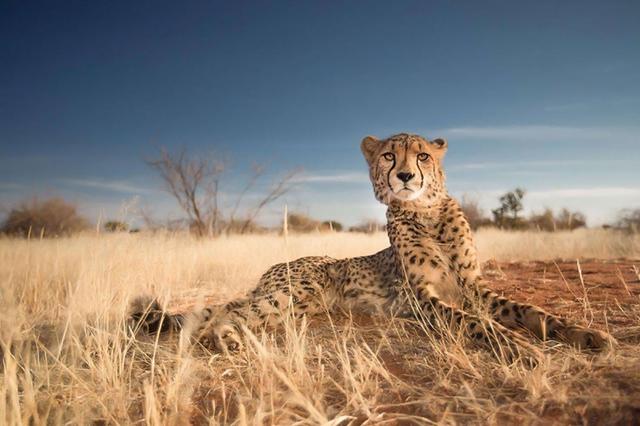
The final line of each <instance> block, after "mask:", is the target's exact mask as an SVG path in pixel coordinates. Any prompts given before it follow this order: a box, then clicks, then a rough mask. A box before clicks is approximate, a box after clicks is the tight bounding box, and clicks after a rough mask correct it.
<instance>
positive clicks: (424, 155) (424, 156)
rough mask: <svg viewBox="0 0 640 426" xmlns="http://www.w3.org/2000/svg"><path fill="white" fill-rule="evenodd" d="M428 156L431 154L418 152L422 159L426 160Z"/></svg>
mask: <svg viewBox="0 0 640 426" xmlns="http://www.w3.org/2000/svg"><path fill="white" fill-rule="evenodd" d="M427 158H429V154H427V153H426V152H421V153H420V154H418V160H420V161H426V160H427Z"/></svg>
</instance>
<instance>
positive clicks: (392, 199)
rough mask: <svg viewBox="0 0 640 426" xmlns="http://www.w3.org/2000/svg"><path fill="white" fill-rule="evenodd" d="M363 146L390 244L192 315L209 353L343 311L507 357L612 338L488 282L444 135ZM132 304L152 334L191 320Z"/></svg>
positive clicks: (284, 269) (272, 277) (311, 261)
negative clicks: (403, 319) (450, 182)
mask: <svg viewBox="0 0 640 426" xmlns="http://www.w3.org/2000/svg"><path fill="white" fill-rule="evenodd" d="M360 146H361V150H362V153H363V155H364V157H365V159H366V161H367V164H368V166H369V176H370V179H371V183H372V185H373V190H374V194H375V197H376V199H377V200H378V201H380V202H381V203H383V204H385V205H386V206H387V214H386V217H387V233H388V237H389V242H390V246H389V247H387V248H385V249H384V250H381V251H379V252H378V253H375V254H372V255H370V256H361V257H355V258H348V259H333V258H331V257H326V256H325V257H319V256H313V257H304V258H300V259H297V260H294V261H292V262H288V263H280V264H277V265H274V266H272V267H271V268H270V269H269V270H268V271H267V272H266V273H265V274H264V275H263V276H262V277H261V278H260V280H259V282H258V284H257V286H256V287H255V288H254V290H253V291H251V292H250V293H249V294H248V295H247V296H245V297H242V298H240V299H237V300H234V301H232V302H230V303H227V304H225V305H221V306H209V307H205V308H204V309H202V310H201V311H200V312H198V313H195V314H192V315H191V319H190V321H187V323H189V322H190V323H191V324H192V325H193V327H192V328H193V330H192V336H193V338H194V340H196V341H197V342H199V343H200V344H202V345H203V346H205V347H207V348H209V349H212V350H217V351H227V350H237V349H239V348H240V347H242V344H243V338H242V330H243V327H246V328H248V329H250V330H256V329H259V328H262V327H268V328H272V327H277V326H278V325H280V324H281V323H282V322H283V321H284V320H285V318H287V317H290V318H294V319H297V320H300V319H301V318H302V317H304V316H313V315H318V314H320V313H322V312H330V311H332V310H334V309H344V310H347V311H356V312H358V311H359V312H368V313H372V312H382V313H386V314H388V315H406V314H407V313H409V314H412V315H414V316H418V317H420V318H422V319H423V320H424V321H425V323H426V324H427V325H428V326H429V327H430V328H432V329H433V330H435V331H439V330H441V329H442V328H447V329H449V330H452V331H456V332H458V333H461V334H463V335H464V336H466V337H467V338H468V339H470V340H471V341H472V342H475V343H477V344H479V345H480V346H484V347H486V348H489V349H491V350H493V351H494V353H495V351H496V350H497V349H496V348H499V350H500V351H501V352H502V353H503V354H505V353H506V355H507V357H509V358H514V357H518V356H520V355H525V354H526V356H533V357H534V358H535V357H537V356H539V354H540V353H539V351H538V350H537V349H536V348H534V347H533V345H531V344H530V343H529V342H528V340H527V339H525V338H524V337H523V336H522V335H521V334H519V333H518V332H516V331H515V330H517V329H524V330H527V331H528V332H530V333H531V334H533V335H535V336H536V337H537V338H539V339H541V340H546V339H549V338H552V339H556V340H560V341H564V342H565V343H567V344H570V345H573V346H575V347H577V348H579V349H583V350H600V349H603V348H605V347H608V346H610V345H612V344H613V342H614V340H613V338H612V337H611V336H609V335H608V334H606V333H604V332H601V331H598V330H594V329H588V328H585V327H582V326H580V325H577V324H572V323H570V322H568V321H567V320H565V319H563V318H561V317H558V316H556V315H553V314H550V313H548V312H545V311H544V310H543V309H541V308H539V307H536V306H532V305H529V304H524V303H519V302H517V301H514V300H509V299H507V298H505V297H502V296H500V295H498V294H496V293H495V292H493V291H491V290H490V289H488V288H486V287H485V286H484V285H483V284H482V281H481V271H480V265H479V262H478V258H477V255H476V248H475V245H474V240H473V235H472V233H471V229H470V227H469V224H468V222H467V220H466V219H465V216H464V214H463V212H462V209H461V208H460V206H459V205H458V203H457V202H456V200H454V199H453V198H452V197H451V196H449V194H448V193H447V189H446V185H445V180H446V178H445V173H444V169H443V166H442V162H443V158H444V156H445V153H446V151H447V141H446V140H445V139H441V138H438V139H433V140H428V139H427V138H424V137H421V136H419V135H413V134H407V133H400V134H397V135H394V136H391V137H389V138H386V139H382V140H380V139H377V138H375V137H372V136H367V137H365V138H364V139H363V140H362V142H361V145H360ZM133 310H134V313H133V314H132V316H131V318H132V319H133V320H134V322H136V323H138V324H142V327H143V328H144V329H145V330H147V331H158V330H159V328H162V329H161V330H159V331H166V330H169V329H181V328H182V327H183V325H184V324H185V318H184V317H182V316H171V315H166V314H165V313H164V312H162V310H161V309H160V308H159V305H158V304H157V302H155V301H151V302H145V303H142V302H138V303H137V304H135V306H134V309H133ZM532 354H533V355H532Z"/></svg>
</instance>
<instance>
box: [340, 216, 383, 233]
mask: <svg viewBox="0 0 640 426" xmlns="http://www.w3.org/2000/svg"><path fill="white" fill-rule="evenodd" d="M385 229H386V227H385V225H384V224H382V223H380V222H379V221H377V220H375V219H367V220H364V221H362V222H360V223H359V224H357V225H354V226H351V227H349V232H363V233H365V234H373V233H375V232H383V231H384V230H385Z"/></svg>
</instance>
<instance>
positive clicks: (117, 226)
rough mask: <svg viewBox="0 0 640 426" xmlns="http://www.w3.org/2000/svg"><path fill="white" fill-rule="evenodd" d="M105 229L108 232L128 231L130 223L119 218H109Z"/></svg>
mask: <svg viewBox="0 0 640 426" xmlns="http://www.w3.org/2000/svg"><path fill="white" fill-rule="evenodd" d="M104 229H105V231H107V232H127V231H128V230H129V224H128V223H125V222H121V221H119V220H109V221H107V222H105V224H104Z"/></svg>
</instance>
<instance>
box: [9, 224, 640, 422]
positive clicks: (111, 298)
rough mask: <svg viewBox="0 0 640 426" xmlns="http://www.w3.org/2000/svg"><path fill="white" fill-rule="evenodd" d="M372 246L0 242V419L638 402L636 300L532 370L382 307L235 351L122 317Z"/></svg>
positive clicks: (373, 417)
mask: <svg viewBox="0 0 640 426" xmlns="http://www.w3.org/2000/svg"><path fill="white" fill-rule="evenodd" d="M385 245H386V237H385V236H384V235H380V234H376V235H362V234H317V235H304V236H290V237H289V238H288V241H287V242H285V240H284V239H283V238H282V237H277V236H269V235H265V236H245V237H234V238H221V239H218V240H205V241H197V240H193V239H191V238H189V237H186V236H179V237H171V236H162V235H156V236H146V235H127V234H121V235H103V236H99V237H98V236H92V235H83V236H77V237H73V238H68V239H57V240H42V241H39V240H31V241H25V240H13V239H0V296H1V297H0V309H1V311H2V314H0V345H1V349H2V358H3V368H4V370H3V374H2V376H1V378H0V394H1V396H0V423H4V424H10V425H13V424H41V423H51V424H58V423H73V424H87V423H91V422H106V423H110V424H130V423H147V424H187V423H199V424H207V423H209V424H218V423H222V424H226V423H235V424H265V423H266V424H292V423H296V422H298V423H300V424H361V423H364V424H397V423H400V422H402V423H406V424H431V423H480V424H485V423H505V422H507V423H540V424H542V423H544V422H547V421H551V420H553V421H558V422H564V423H580V422H587V423H593V422H599V421H600V422H608V423H616V422H621V423H622V422H626V421H631V420H632V419H633V418H634V417H633V416H637V415H638V414H639V412H638V410H639V408H638V407H639V404H638V403H637V400H638V397H639V396H640V371H639V369H638V365H640V350H639V347H638V343H637V340H638V339H637V336H638V335H639V333H638V324H640V310H630V311H628V312H627V314H628V315H629V318H630V321H629V325H628V326H627V327H624V328H620V329H617V330H612V332H613V334H614V335H616V336H617V337H619V338H620V340H621V345H620V347H619V348H618V349H617V350H616V351H614V352H612V353H608V354H604V355H600V356H597V357H593V356H589V355H584V354H579V353H576V352H575V351H573V350H571V349H569V348H566V347H558V346H556V347H548V348H547V349H546V350H545V352H546V358H545V360H544V362H543V363H542V364H541V365H539V366H538V367H536V368H535V369H527V368H523V367H521V366H518V365H507V364H505V363H503V362H499V361H496V360H495V359H494V358H492V357H491V356H489V354H487V353H486V352H484V351H478V350H475V349H473V348H472V347H470V346H468V345H466V344H465V343H464V342H461V341H459V340H458V339H456V338H455V337H453V336H445V337H435V336H432V335H430V334H427V333H425V332H423V331H422V330H421V329H420V327H419V326H418V325H416V324H415V323H412V322H407V321H403V320H393V321H390V320H389V319H386V318H371V317H355V318H354V317H349V316H347V315H342V316H335V317H333V318H332V317H328V316H326V317H322V318H319V319H318V320H315V321H313V322H312V323H311V324H306V323H302V324H289V325H288V326H287V327H285V328H284V329H282V330H280V331H279V333H277V335H276V336H275V337H274V336H273V335H267V334H261V335H258V336H251V338H250V344H249V345H248V348H247V350H246V351H244V352H242V353H240V354H237V355H231V356H227V355H221V354H209V353H205V352H204V351H203V350H200V349H198V348H193V347H191V346H189V345H186V344H184V342H181V341H179V340H178V339H175V338H170V339H167V340H164V339H162V340H160V339H157V338H155V337H153V338H149V339H142V340H134V339H132V338H131V337H130V336H129V335H128V333H127V331H126V327H125V324H124V322H123V321H122V319H123V317H124V312H125V310H126V306H127V303H128V301H129V300H130V298H131V297H134V296H136V295H139V294H140V293H153V294H157V295H160V296H161V298H162V300H164V301H166V302H167V303H169V304H170V305H171V306H174V304H175V303H176V301H180V300H184V299H185V298H187V299H193V298H197V297H198V295H201V296H207V297H208V298H210V299H215V300H220V301H223V300H227V299H229V298H232V297H234V296H235V295H237V294H240V293H242V292H243V291H245V290H246V289H248V288H250V287H251V286H252V285H253V283H255V282H256V280H257V278H258V277H259V275H260V274H261V272H263V271H264V270H265V269H266V268H267V267H268V266H269V265H271V264H273V263H275V262H278V261H283V260H286V259H294V258H297V257H300V256H304V255H310V254H328V255H331V256H335V257H346V256H354V255H361V254H368V253H373V252H374V251H376V250H378V249H381V248H383V247H384V246H385ZM478 246H479V249H480V251H481V252H482V254H483V259H485V260H486V259H489V258H497V259H498V260H518V259H524V260H528V259H540V258H555V257H565V258H576V257H578V256H585V257H599V258H615V257H621V256H625V257H635V258H637V257H640V239H639V238H638V237H637V236H635V237H626V236H622V235H620V234H616V233H611V232H600V231H580V232H577V233H576V232H574V233H567V234H556V235H549V234H532V233H514V234H507V233H501V232H497V231H481V232H480V233H479V235H478ZM625 285H627V284H625ZM629 285H631V284H629ZM579 307H580V309H592V308H591V307H590V306H589V305H584V307H583V305H580V306H579ZM591 314H592V315H596V316H598V315H599V313H598V312H595V313H594V312H591ZM629 336H631V337H629ZM603 416H606V417H603ZM636 418H637V417H636Z"/></svg>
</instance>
